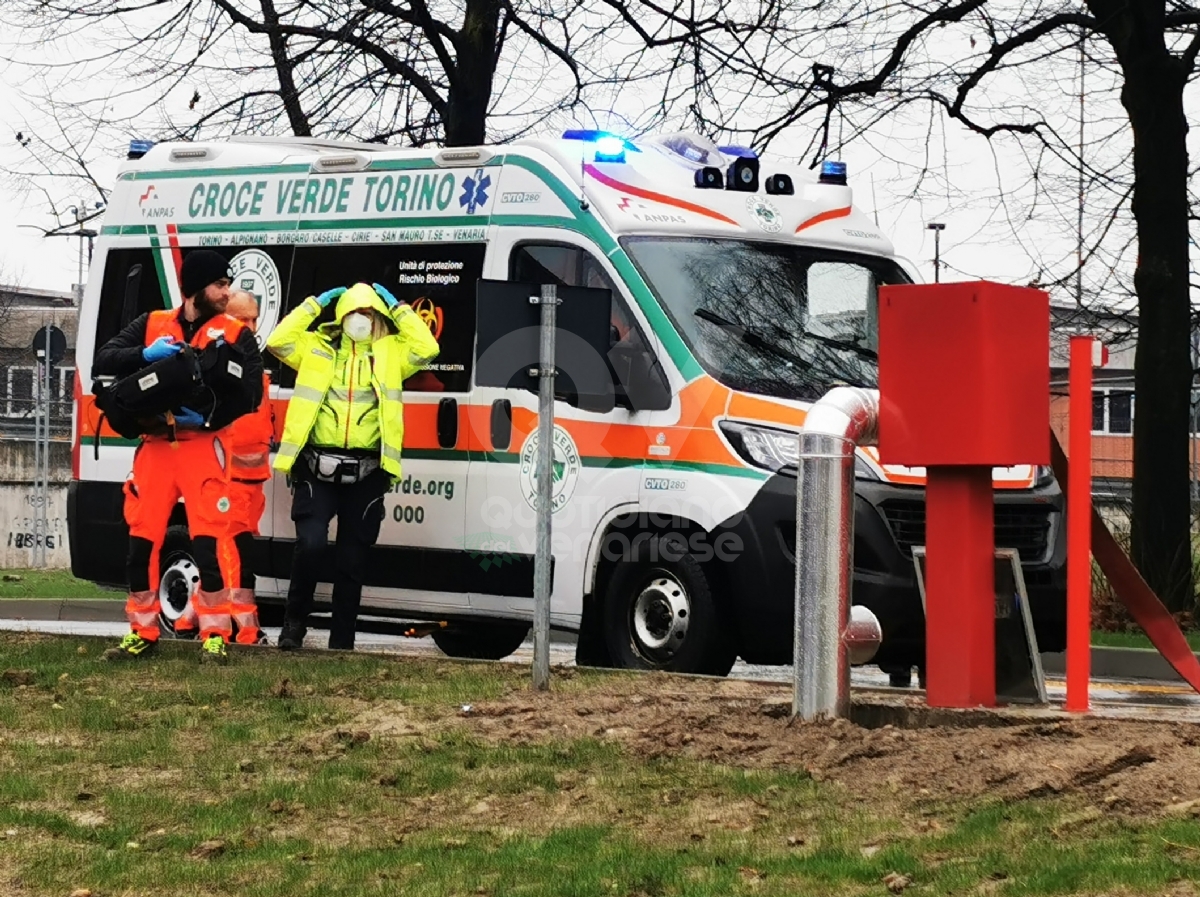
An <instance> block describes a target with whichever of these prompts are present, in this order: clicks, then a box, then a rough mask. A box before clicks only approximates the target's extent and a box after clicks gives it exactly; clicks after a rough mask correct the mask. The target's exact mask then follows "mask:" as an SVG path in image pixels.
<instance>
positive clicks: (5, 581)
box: [0, 569, 124, 600]
mask: <svg viewBox="0 0 1200 897" xmlns="http://www.w3.org/2000/svg"><path fill="white" fill-rule="evenodd" d="M4 598H109V599H113V600H121V599H123V598H124V596H123V595H122V594H121V593H119V592H116V591H114V590H112V589H104V588H101V587H100V586H98V585H96V584H95V583H93V582H88V581H87V580H86V579H76V578H75V577H74V576H72V575H71V571H70V570H45V569H32V570H20V569H18V570H0V599H4Z"/></svg>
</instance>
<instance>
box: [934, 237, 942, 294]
mask: <svg viewBox="0 0 1200 897" xmlns="http://www.w3.org/2000/svg"><path fill="white" fill-rule="evenodd" d="M933 282H934V283H941V282H942V231H941V229H940V228H939V229H938V230H935V231H934V232H933Z"/></svg>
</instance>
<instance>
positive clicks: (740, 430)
mask: <svg viewBox="0 0 1200 897" xmlns="http://www.w3.org/2000/svg"><path fill="white" fill-rule="evenodd" d="M721 430H722V432H724V434H725V436H726V438H727V439H728V440H729V444H730V445H732V446H733V449H734V451H736V452H737V453H738V454H739V455H741V457H742V459H743V460H745V461H746V462H748V463H750V464H753V465H754V466H755V467H761V468H762V469H763V470H769V471H771V472H775V471H777V470H780V469H781V468H784V467H796V466H797V465H798V464H799V463H800V436H799V434H798V433H795V432H793V431H791V430H776V429H774V428H772V427H756V426H751V425H750V424H741V423H737V422H736V421H729V420H725V421H721Z"/></svg>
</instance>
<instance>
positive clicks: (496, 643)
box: [433, 622, 529, 660]
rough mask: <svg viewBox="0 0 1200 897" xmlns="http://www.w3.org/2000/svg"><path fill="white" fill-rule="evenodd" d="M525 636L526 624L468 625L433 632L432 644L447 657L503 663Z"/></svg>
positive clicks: (526, 631)
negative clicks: (501, 661) (500, 661)
mask: <svg viewBox="0 0 1200 897" xmlns="http://www.w3.org/2000/svg"><path fill="white" fill-rule="evenodd" d="M528 636H529V625H528V624H527V623H501V622H496V623H468V624H463V625H460V626H456V627H454V628H452V629H443V630H441V631H439V632H435V633H433V643H434V644H435V645H437V646H438V648H440V649H441V651H442V653H443V654H446V655H449V656H450V657H464V658H470V659H473V660H503V659H504V658H505V657H508V655H510V654H512V653H513V652H514V651H516V650H517V648H519V647H521V643H522V642H524V641H525V639H526V638H527V637H528Z"/></svg>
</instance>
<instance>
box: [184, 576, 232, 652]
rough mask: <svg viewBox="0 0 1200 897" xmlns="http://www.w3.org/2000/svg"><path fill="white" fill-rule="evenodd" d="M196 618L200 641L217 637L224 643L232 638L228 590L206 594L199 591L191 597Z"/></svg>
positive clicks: (201, 590)
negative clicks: (198, 623) (198, 622)
mask: <svg viewBox="0 0 1200 897" xmlns="http://www.w3.org/2000/svg"><path fill="white" fill-rule="evenodd" d="M192 603H193V604H194V605H195V608H196V617H197V618H198V619H199V621H200V640H201V641H203V640H204V639H206V638H208V637H209V636H210V635H219V636H221V638H223V639H225V641H229V640H230V639H231V638H232V637H233V620H232V618H231V617H230V615H229V590H228V589H221V591H219V592H206V591H204V590H203V589H200V590H199V591H198V592H196V594H195V595H194V596H193V597H192Z"/></svg>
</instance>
